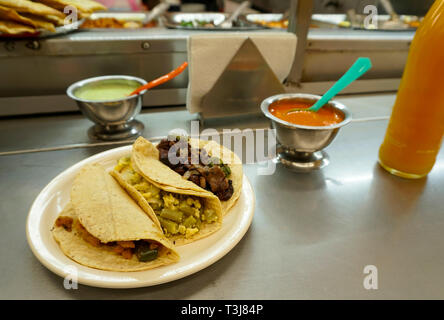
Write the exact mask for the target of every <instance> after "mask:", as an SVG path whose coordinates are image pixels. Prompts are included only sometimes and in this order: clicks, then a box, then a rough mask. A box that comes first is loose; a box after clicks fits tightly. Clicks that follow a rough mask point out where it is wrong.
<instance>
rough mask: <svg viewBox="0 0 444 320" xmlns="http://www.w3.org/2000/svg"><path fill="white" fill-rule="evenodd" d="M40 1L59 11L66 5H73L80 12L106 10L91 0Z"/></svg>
mask: <svg viewBox="0 0 444 320" xmlns="http://www.w3.org/2000/svg"><path fill="white" fill-rule="evenodd" d="M40 2H42V3H44V4H46V5H48V6H51V7H54V8H57V9H59V10H61V11H63V9H64V8H65V7H66V6H73V7H75V8H77V10H79V11H80V12H81V13H92V12H95V11H99V10H107V8H106V7H105V6H104V5H102V4H101V3H99V2H96V1H92V0H40Z"/></svg>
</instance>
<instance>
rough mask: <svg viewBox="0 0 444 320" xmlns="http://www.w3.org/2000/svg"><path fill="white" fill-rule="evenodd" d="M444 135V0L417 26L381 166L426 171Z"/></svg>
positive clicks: (408, 172)
mask: <svg viewBox="0 0 444 320" xmlns="http://www.w3.org/2000/svg"><path fill="white" fill-rule="evenodd" d="M443 134H444V0H436V1H435V3H434V4H433V6H432V7H431V9H430V10H429V12H428V13H427V15H426V17H425V18H424V20H423V22H422V24H421V25H420V27H419V28H418V30H417V31H416V34H415V37H414V39H413V42H412V45H411V47H410V52H409V56H408V59H407V65H406V68H405V70H404V74H403V77H402V80H401V85H400V87H399V90H398V95H397V97H396V102H395V105H394V107H393V111H392V115H391V118H390V122H389V125H388V128H387V132H386V135H385V139H384V142H383V143H382V145H381V148H380V150H379V163H380V165H381V166H382V167H383V168H384V169H386V170H387V171H389V172H390V173H393V174H395V175H398V176H401V177H404V178H412V179H414V178H421V177H424V176H426V175H427V174H428V173H429V172H430V170H432V168H433V165H434V163H435V161H436V156H437V154H438V152H439V149H440V147H441V141H442V137H443Z"/></svg>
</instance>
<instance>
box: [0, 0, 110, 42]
mask: <svg viewBox="0 0 444 320" xmlns="http://www.w3.org/2000/svg"><path fill="white" fill-rule="evenodd" d="M66 6H73V7H75V8H76V9H77V12H78V16H79V18H83V17H87V16H89V15H90V14H92V13H93V12H95V11H100V10H107V8H106V7H105V6H103V5H102V4H100V3H98V2H96V1H92V0H75V1H73V0H37V1H29V0H15V1H11V0H0V34H1V35H32V34H38V33H39V32H41V31H49V32H56V27H59V26H64V25H65V19H66V17H67V15H66V14H65V13H64V12H63V10H64V8H65V7H66Z"/></svg>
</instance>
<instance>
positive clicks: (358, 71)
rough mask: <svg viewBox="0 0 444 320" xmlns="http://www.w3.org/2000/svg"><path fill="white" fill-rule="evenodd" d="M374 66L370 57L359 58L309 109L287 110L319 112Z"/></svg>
mask: <svg viewBox="0 0 444 320" xmlns="http://www.w3.org/2000/svg"><path fill="white" fill-rule="evenodd" d="M371 67H372V62H371V61H370V59H369V58H358V59H357V60H356V62H355V63H354V64H353V65H352V66H351V67H350V69H348V70H347V72H346V73H345V74H344V75H343V76H342V77H341V79H339V80H338V81H337V82H336V83H335V84H334V85H333V86H332V87H331V88H330V89H329V90H328V91H327V92H326V93H325V94H324V95H323V96H322V98H321V99H319V100H318V101H317V102H316V103H315V104H314V105H312V106H311V107H310V108H308V109H301V108H295V109H291V110H289V111H288V112H287V114H288V113H291V112H295V111H300V110H305V111H307V110H308V111H313V112H317V111H318V110H319V109H321V108H322V107H323V106H324V105H325V104H326V103H327V102H329V101H330V99H331V98H333V97H334V96H335V95H337V94H338V93H339V92H341V91H342V90H343V89H345V88H346V87H347V86H348V85H349V84H350V83H352V82H353V81H355V80H356V79H358V78H359V77H361V76H362V75H363V74H364V73H366V72H367V71H368V70H369V69H370V68H371Z"/></svg>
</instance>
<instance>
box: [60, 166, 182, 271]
mask: <svg viewBox="0 0 444 320" xmlns="http://www.w3.org/2000/svg"><path fill="white" fill-rule="evenodd" d="M52 234H53V236H54V239H55V240H56V241H57V243H58V244H59V246H60V248H61V250H62V251H63V252H64V253H65V255H67V256H68V257H69V258H71V259H72V260H74V261H76V262H78V263H80V264H82V265H84V266H87V267H91V268H96V269H100V270H109V271H140V270H148V269H153V268H156V267H159V266H162V265H167V264H171V263H174V262H176V261H178V260H179V256H178V254H177V253H176V251H175V250H174V249H173V245H172V244H171V242H169V241H168V240H167V239H166V238H165V236H164V235H163V233H162V231H161V230H160V229H159V228H158V227H157V225H156V224H155V223H154V222H153V221H152V220H151V219H150V218H149V217H148V216H147V215H146V214H145V212H144V211H143V210H142V209H141V208H140V207H139V206H138V205H137V203H135V202H134V201H133V199H132V198H131V197H130V196H129V195H128V194H127V193H126V192H125V190H123V189H122V188H121V187H120V186H119V184H118V183H117V182H116V181H115V180H114V179H113V178H112V177H111V176H110V175H109V173H108V172H106V171H105V169H104V168H103V167H101V166H100V165H97V164H94V165H88V166H86V167H84V168H83V169H82V170H81V171H80V173H79V174H78V175H77V176H76V178H75V180H74V184H73V187H72V190H71V202H70V203H69V204H68V205H67V206H66V207H65V209H64V210H63V211H62V213H61V214H60V215H59V217H58V218H57V220H56V221H55V223H54V227H53V228H52Z"/></svg>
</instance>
